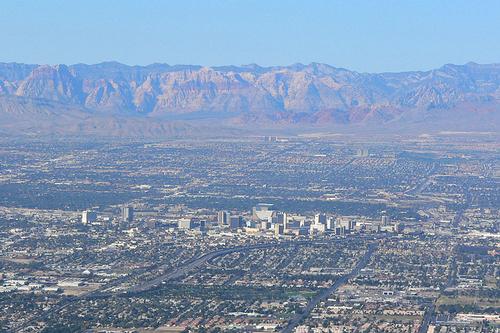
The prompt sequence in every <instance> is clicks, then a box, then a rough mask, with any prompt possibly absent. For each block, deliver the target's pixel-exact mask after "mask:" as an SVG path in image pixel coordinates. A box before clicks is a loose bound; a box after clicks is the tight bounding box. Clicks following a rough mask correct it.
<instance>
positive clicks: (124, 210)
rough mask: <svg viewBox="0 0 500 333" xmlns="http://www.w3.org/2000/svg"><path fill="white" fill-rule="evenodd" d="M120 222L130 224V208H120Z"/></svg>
mask: <svg viewBox="0 0 500 333" xmlns="http://www.w3.org/2000/svg"><path fill="white" fill-rule="evenodd" d="M122 220H123V222H128V223H131V222H132V221H133V220H134V208H132V207H130V206H126V207H122Z"/></svg>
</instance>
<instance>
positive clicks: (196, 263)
mask: <svg viewBox="0 0 500 333" xmlns="http://www.w3.org/2000/svg"><path fill="white" fill-rule="evenodd" d="M315 243H325V240H304V241H287V242H279V243H277V242H276V243H262V244H253V245H245V246H236V247H232V248H225V249H219V250H215V251H212V252H209V253H206V254H204V255H201V256H199V257H197V258H193V259H191V260H189V261H188V262H186V263H185V264H183V265H182V266H180V267H177V268H174V269H172V270H171V271H169V272H167V273H165V274H163V275H160V276H158V277H156V278H154V279H152V280H148V281H145V282H143V283H140V284H138V285H135V286H132V287H130V288H129V289H128V290H126V291H125V292H124V293H123V294H122V295H124V294H125V295H131V294H139V293H143V292H146V291H149V290H153V289H155V288H158V287H159V286H161V284H162V283H163V282H167V281H171V280H174V279H176V278H178V277H181V276H183V275H184V274H186V273H189V272H191V271H193V270H195V269H197V268H199V267H202V266H203V265H205V264H206V262H207V261H208V260H211V259H214V258H216V257H220V256H223V255H226V254H230V253H234V252H247V251H253V250H259V249H267V248H273V247H285V246H300V245H310V244H315ZM160 268H165V266H159V267H157V268H156V269H160ZM126 278H127V277H124V278H120V279H118V280H115V281H112V282H111V283H109V284H106V285H104V286H102V287H101V288H99V289H97V290H94V291H92V292H89V293H87V294H84V295H81V296H79V297H71V298H65V299H63V300H61V301H60V302H59V303H58V304H56V305H54V306H53V307H52V308H51V309H50V310H48V311H46V312H44V313H43V315H41V316H37V317H35V318H32V319H30V320H29V321H27V322H25V323H24V324H21V325H19V326H16V327H13V329H12V330H13V331H14V332H20V331H22V330H23V329H25V328H27V327H29V326H31V325H34V324H36V323H37V322H41V321H43V320H45V319H47V318H48V317H49V316H50V315H51V314H55V313H57V312H59V311H60V310H63V309H65V308H67V307H68V306H70V305H71V304H72V303H73V302H75V301H77V300H81V299H92V298H107V297H111V296H113V295H118V294H117V293H113V292H103V291H104V290H106V289H109V288H110V286H115V285H117V284H119V283H121V282H123V281H124V280H125V279H126Z"/></svg>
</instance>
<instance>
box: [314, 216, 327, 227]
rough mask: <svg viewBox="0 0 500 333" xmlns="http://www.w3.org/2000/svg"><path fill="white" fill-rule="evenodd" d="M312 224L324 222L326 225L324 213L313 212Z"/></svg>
mask: <svg viewBox="0 0 500 333" xmlns="http://www.w3.org/2000/svg"><path fill="white" fill-rule="evenodd" d="M314 224H325V225H326V214H315V215H314Z"/></svg>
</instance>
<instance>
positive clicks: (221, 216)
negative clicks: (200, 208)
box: [217, 210, 228, 225]
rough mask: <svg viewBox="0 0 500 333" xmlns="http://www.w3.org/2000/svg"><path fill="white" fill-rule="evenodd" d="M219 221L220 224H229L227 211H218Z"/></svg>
mask: <svg viewBox="0 0 500 333" xmlns="http://www.w3.org/2000/svg"><path fill="white" fill-rule="evenodd" d="M217 223H219V225H227V224H228V219H227V212H226V211H223V210H221V211H219V212H218V213H217Z"/></svg>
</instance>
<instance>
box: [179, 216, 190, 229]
mask: <svg viewBox="0 0 500 333" xmlns="http://www.w3.org/2000/svg"><path fill="white" fill-rule="evenodd" d="M177 227H178V228H179V229H186V230H190V229H193V228H194V223H193V220H192V219H190V218H183V219H180V220H179V221H178V222H177Z"/></svg>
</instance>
